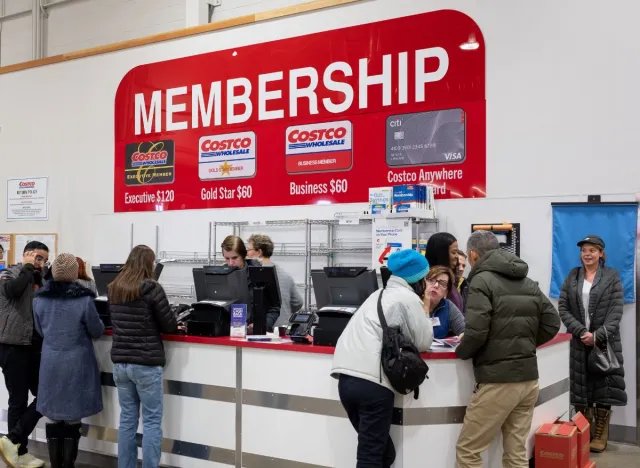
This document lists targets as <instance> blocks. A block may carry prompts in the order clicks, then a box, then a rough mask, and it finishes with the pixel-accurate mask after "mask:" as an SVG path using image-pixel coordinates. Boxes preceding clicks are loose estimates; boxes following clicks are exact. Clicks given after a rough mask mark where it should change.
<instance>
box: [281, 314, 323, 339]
mask: <svg viewBox="0 0 640 468" xmlns="http://www.w3.org/2000/svg"><path fill="white" fill-rule="evenodd" d="M315 322H316V314H314V313H311V312H298V313H296V314H292V315H291V317H289V325H288V326H287V336H289V338H291V341H293V342H294V343H300V344H310V343H311V341H310V340H309V338H307V337H308V336H309V335H311V328H312V327H313V325H314V324H315Z"/></svg>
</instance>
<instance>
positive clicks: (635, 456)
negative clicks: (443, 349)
mask: <svg viewBox="0 0 640 468" xmlns="http://www.w3.org/2000/svg"><path fill="white" fill-rule="evenodd" d="M29 446H30V447H31V446H33V448H32V452H33V454H34V455H36V456H39V457H40V458H42V459H44V460H46V459H47V457H46V455H47V448H46V444H42V443H37V442H35V443H32V442H29ZM591 459H592V460H593V461H595V462H596V468H640V447H635V446H630V445H620V444H609V446H608V447H607V451H606V452H604V453H601V454H595V453H592V454H591ZM0 465H2V462H0ZM96 467H99V468H112V467H113V468H116V467H117V462H116V460H115V459H114V458H110V457H104V456H101V455H96V454H90V453H81V454H80V456H79V457H78V463H76V468H96Z"/></svg>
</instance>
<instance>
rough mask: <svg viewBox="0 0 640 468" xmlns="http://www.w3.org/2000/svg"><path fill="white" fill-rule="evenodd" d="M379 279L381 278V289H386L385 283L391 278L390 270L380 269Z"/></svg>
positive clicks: (384, 267)
mask: <svg viewBox="0 0 640 468" xmlns="http://www.w3.org/2000/svg"><path fill="white" fill-rule="evenodd" d="M380 277H381V278H382V287H383V288H386V287H387V281H389V278H391V270H389V269H388V268H387V267H386V266H382V267H380Z"/></svg>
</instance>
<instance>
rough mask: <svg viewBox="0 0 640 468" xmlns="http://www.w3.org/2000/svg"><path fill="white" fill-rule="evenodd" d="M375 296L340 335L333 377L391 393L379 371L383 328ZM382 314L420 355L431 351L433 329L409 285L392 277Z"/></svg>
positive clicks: (386, 291)
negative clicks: (352, 379)
mask: <svg viewBox="0 0 640 468" xmlns="http://www.w3.org/2000/svg"><path fill="white" fill-rule="evenodd" d="M379 295H380V291H376V292H374V293H373V294H372V295H371V296H369V297H368V298H367V300H366V301H364V303H363V304H362V306H360V308H359V309H358V311H357V312H356V313H355V314H354V315H353V317H352V318H351V320H349V323H348V324H347V327H346V328H345V329H344V331H343V332H342V335H340V338H339V339H338V344H337V345H336V351H335V353H334V354H333V366H332V369H331V376H332V377H335V378H336V379H337V378H339V377H340V374H345V375H350V376H352V377H358V378H360V379H364V380H368V381H370V382H374V383H377V384H379V385H382V386H383V387H386V388H388V389H389V390H391V391H392V392H393V391H394V390H393V387H392V386H391V384H390V383H389V380H388V379H387V376H386V375H385V374H384V372H382V370H381V369H382V368H381V367H380V353H381V351H382V326H381V325H380V320H379V319H378V296H379ZM382 310H383V311H384V317H385V319H386V320H387V325H388V326H389V327H400V329H401V330H402V333H403V334H404V336H405V337H407V338H409V339H411V341H413V344H414V345H416V347H417V348H418V350H419V351H420V352H424V351H428V350H429V348H430V347H431V342H432V341H433V326H432V324H431V320H430V319H429V317H428V315H427V313H426V312H425V311H424V306H423V302H422V301H421V300H420V297H418V295H417V294H416V293H415V292H414V290H413V289H412V288H411V286H409V284H408V283H407V282H406V281H405V280H403V279H402V278H399V277H397V276H391V278H389V281H388V282H387V287H386V288H385V289H384V294H383V295H382Z"/></svg>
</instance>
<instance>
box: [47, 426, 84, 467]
mask: <svg viewBox="0 0 640 468" xmlns="http://www.w3.org/2000/svg"><path fill="white" fill-rule="evenodd" d="M46 431H47V445H48V446H49V459H50V460H51V468H75V464H76V458H78V445H79V443H80V437H81V431H82V424H65V423H63V422H61V423H54V424H47V426H46Z"/></svg>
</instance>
